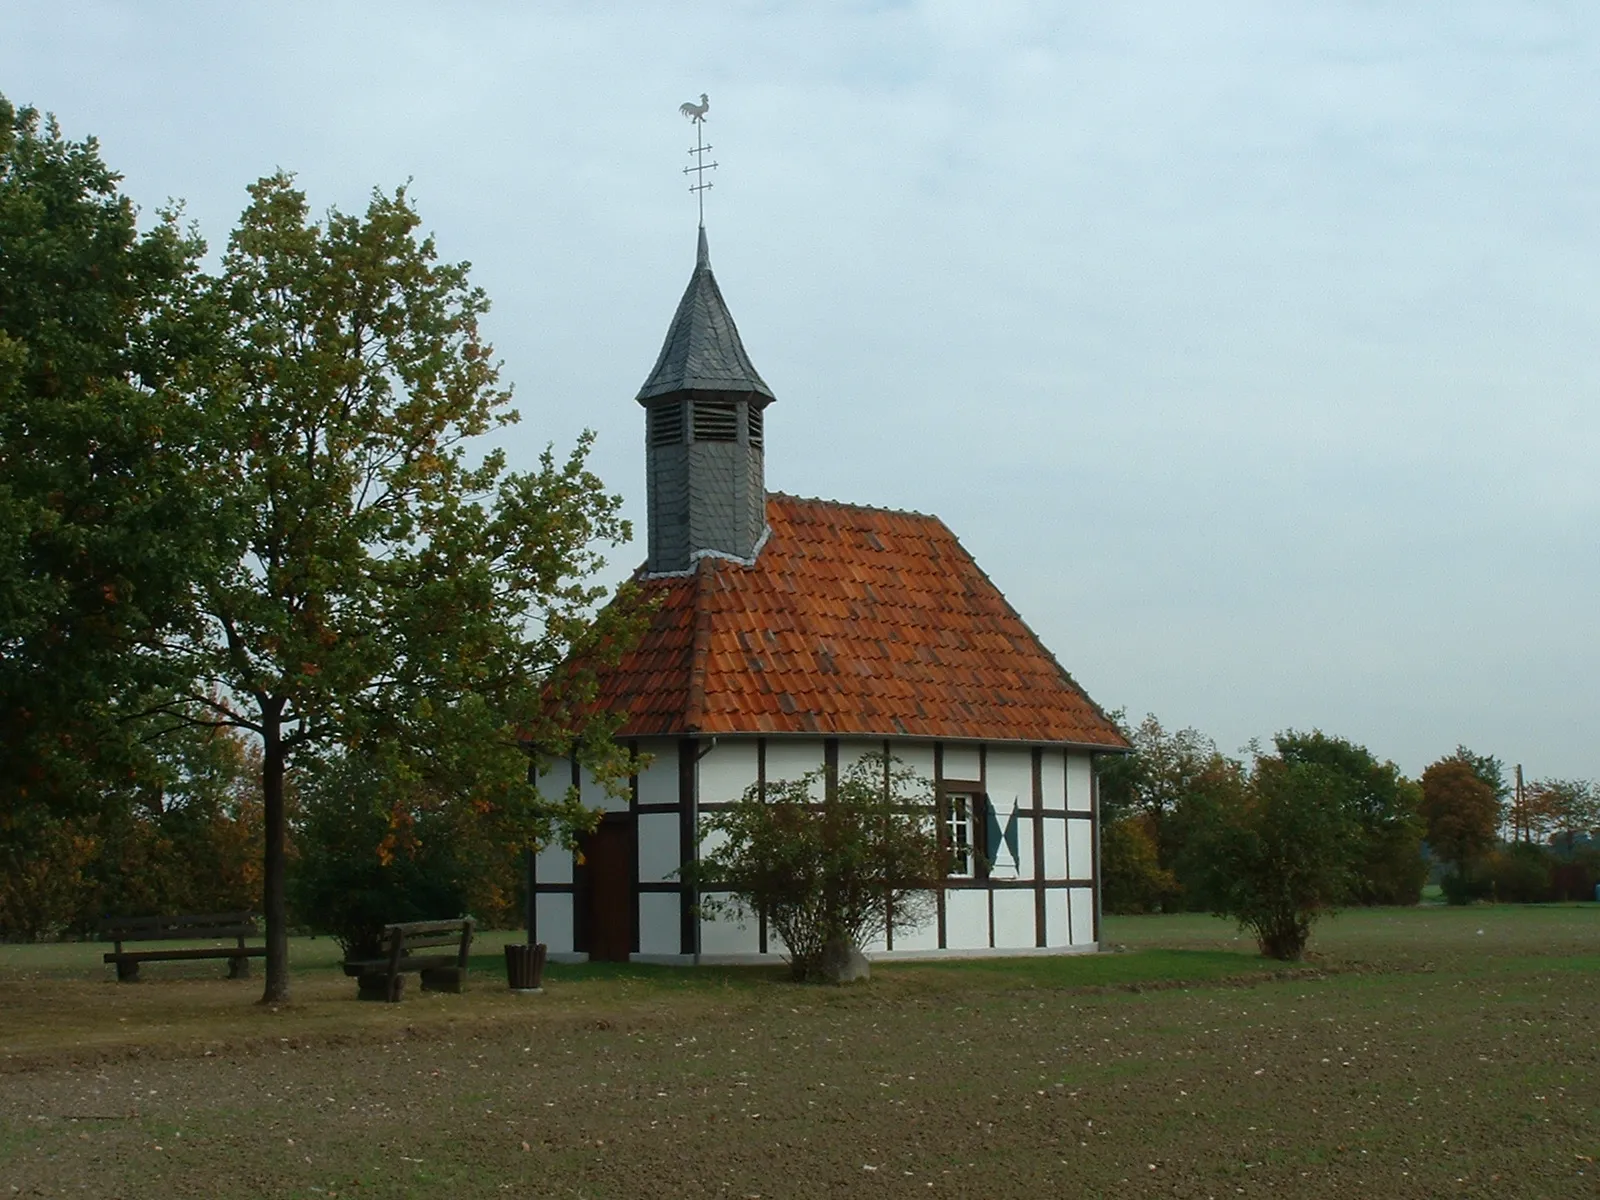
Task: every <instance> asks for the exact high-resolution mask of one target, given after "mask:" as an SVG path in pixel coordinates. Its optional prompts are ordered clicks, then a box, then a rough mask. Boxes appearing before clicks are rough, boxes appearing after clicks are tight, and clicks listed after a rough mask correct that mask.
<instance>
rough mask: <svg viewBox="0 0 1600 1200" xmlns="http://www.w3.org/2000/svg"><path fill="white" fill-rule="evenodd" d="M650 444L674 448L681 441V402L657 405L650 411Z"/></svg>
mask: <svg viewBox="0 0 1600 1200" xmlns="http://www.w3.org/2000/svg"><path fill="white" fill-rule="evenodd" d="M649 411H650V444H651V445H652V446H676V445H677V444H678V443H679V442H681V441H683V401H682V400H676V401H674V402H673V403H671V404H657V405H655V406H653V407H652V408H651V409H650V410H649Z"/></svg>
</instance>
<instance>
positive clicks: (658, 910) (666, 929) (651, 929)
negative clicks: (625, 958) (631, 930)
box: [639, 892, 683, 954]
mask: <svg viewBox="0 0 1600 1200" xmlns="http://www.w3.org/2000/svg"><path fill="white" fill-rule="evenodd" d="M682 951H683V936H682V933H681V930H680V927H679V925H678V897H677V896H674V895H672V894H670V893H668V892H640V893H639V953H640V954H679V953H682Z"/></svg>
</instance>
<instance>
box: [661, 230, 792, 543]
mask: <svg viewBox="0 0 1600 1200" xmlns="http://www.w3.org/2000/svg"><path fill="white" fill-rule="evenodd" d="M637 399H638V401H639V403H640V404H642V405H643V406H644V410H645V473H646V476H647V485H648V488H647V490H648V508H649V516H648V520H649V558H648V560H647V563H646V569H647V570H648V571H649V573H650V574H652V575H667V574H673V573H676V572H679V571H687V570H689V569H690V568H692V567H693V566H694V564H695V561H696V560H697V559H700V558H704V557H706V556H708V555H710V556H714V557H717V558H731V559H735V560H737V561H740V562H752V561H754V559H755V556H756V554H757V553H758V551H759V550H760V547H761V543H762V541H763V540H764V539H765V537H766V533H767V491H766V478H765V475H764V473H763V470H762V452H763V446H764V438H763V436H762V423H763V421H762V419H763V415H764V412H765V409H766V407H767V405H768V404H770V403H772V401H773V399H774V396H773V394H772V390H771V389H770V388H769V387H767V385H766V382H765V381H764V380H763V379H762V378H761V376H760V375H759V374H758V373H757V371H756V369H755V367H754V366H753V365H752V364H751V362H750V357H749V355H747V354H746V353H745V349H744V344H743V343H742V342H741V341H740V340H739V330H738V328H737V327H736V326H735V325H734V323H733V317H732V315H731V314H730V313H729V312H728V306H727V304H726V302H724V300H723V299H722V290H721V289H720V288H719V287H718V286H717V278H716V276H715V275H713V274H712V273H711V256H710V253H709V252H708V250H707V249H706V230H705V226H704V225H702V226H701V227H700V242H699V248H698V251H697V253H696V256H695V265H694V274H693V275H691V276H690V277H689V286H688V288H687V289H686V290H685V291H684V293H683V299H682V300H680V301H679V302H678V311H677V312H676V313H675V314H674V315H673V318H672V325H671V326H670V327H669V328H668V330H667V340H666V342H665V344H663V345H662V347H661V356H660V357H659V358H658V359H656V365H655V369H654V370H653V371H651V372H650V377H649V378H648V379H646V380H645V383H644V386H643V387H642V388H640V389H639V395H638V397H637Z"/></svg>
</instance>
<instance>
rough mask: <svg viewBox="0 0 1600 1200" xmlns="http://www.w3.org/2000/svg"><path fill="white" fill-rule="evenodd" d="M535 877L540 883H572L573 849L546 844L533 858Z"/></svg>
mask: <svg viewBox="0 0 1600 1200" xmlns="http://www.w3.org/2000/svg"><path fill="white" fill-rule="evenodd" d="M533 877H534V879H535V880H536V881H537V882H539V883H571V882H572V851H570V850H568V849H567V848H566V847H565V846H546V847H545V848H544V849H543V850H541V851H539V853H538V855H537V856H535V858H534V860H533Z"/></svg>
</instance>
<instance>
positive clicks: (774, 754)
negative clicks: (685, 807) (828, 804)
mask: <svg viewBox="0 0 1600 1200" xmlns="http://www.w3.org/2000/svg"><path fill="white" fill-rule="evenodd" d="M822 766H823V749H822V742H821V741H819V740H816V739H813V738H768V739H767V781H768V782H769V783H776V782H778V781H779V780H783V781H785V782H793V781H794V780H796V779H799V778H800V777H801V776H802V775H804V774H805V773H806V772H808V771H820V770H821V769H822ZM750 778H752V779H754V778H755V771H754V769H752V770H751V773H750ZM811 790H812V795H813V797H814V798H815V799H817V800H821V799H822V792H823V782H822V780H821V778H818V779H817V781H816V783H815V784H814V785H813V786H812V789H811ZM702 794H703V793H702Z"/></svg>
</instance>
